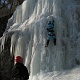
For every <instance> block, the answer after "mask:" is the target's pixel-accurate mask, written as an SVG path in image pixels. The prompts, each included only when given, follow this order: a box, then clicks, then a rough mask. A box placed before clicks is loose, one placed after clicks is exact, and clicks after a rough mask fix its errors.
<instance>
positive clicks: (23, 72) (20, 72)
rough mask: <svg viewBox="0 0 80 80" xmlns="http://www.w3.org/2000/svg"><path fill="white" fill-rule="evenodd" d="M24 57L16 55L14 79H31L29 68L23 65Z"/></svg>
mask: <svg viewBox="0 0 80 80" xmlns="http://www.w3.org/2000/svg"><path fill="white" fill-rule="evenodd" d="M22 61H23V58H22V57H21V56H16V58H15V62H16V64H15V65H14V67H13V69H12V80H28V79H29V73H28V70H27V67H26V66H24V65H23V63H22Z"/></svg>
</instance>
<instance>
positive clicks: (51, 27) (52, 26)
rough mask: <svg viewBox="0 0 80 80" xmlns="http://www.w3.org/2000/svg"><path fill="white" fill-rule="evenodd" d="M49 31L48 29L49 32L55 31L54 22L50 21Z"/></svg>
mask: <svg viewBox="0 0 80 80" xmlns="http://www.w3.org/2000/svg"><path fill="white" fill-rule="evenodd" d="M47 31H48V32H53V31H54V24H52V23H48V26H47Z"/></svg>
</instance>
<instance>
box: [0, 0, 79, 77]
mask: <svg viewBox="0 0 80 80" xmlns="http://www.w3.org/2000/svg"><path fill="white" fill-rule="evenodd" d="M79 3H80V1H79V0H25V1H24V2H23V4H22V5H20V6H18V7H17V8H16V10H15V12H14V14H13V16H12V17H11V18H10V19H9V20H8V24H7V28H6V30H5V32H4V34H3V36H2V38H1V39H2V40H1V39H0V40H1V41H2V42H1V50H2V49H4V43H5V40H6V39H7V38H8V37H11V48H10V51H11V55H15V56H17V55H20V56H22V57H23V59H24V64H25V66H27V68H28V70H29V71H30V75H31V76H34V75H37V74H38V73H40V72H42V73H44V72H53V73H54V74H55V71H62V70H65V69H72V68H73V67H75V66H77V65H79V64H80V54H79V52H80V23H79V21H80V4H79ZM52 16H53V18H54V21H55V23H54V25H55V27H56V28H55V33H56V38H57V45H56V46H55V45H54V44H53V41H50V44H49V46H48V47H47V48H45V43H46V39H47V31H46V27H47V22H48V20H50V19H52ZM77 61H78V62H79V64H77Z"/></svg>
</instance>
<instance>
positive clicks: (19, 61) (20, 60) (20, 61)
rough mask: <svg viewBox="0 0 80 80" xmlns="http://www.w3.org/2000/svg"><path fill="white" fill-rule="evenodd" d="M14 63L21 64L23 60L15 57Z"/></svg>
mask: <svg viewBox="0 0 80 80" xmlns="http://www.w3.org/2000/svg"><path fill="white" fill-rule="evenodd" d="M15 62H16V63H22V62H23V58H22V57H21V56H16V57H15Z"/></svg>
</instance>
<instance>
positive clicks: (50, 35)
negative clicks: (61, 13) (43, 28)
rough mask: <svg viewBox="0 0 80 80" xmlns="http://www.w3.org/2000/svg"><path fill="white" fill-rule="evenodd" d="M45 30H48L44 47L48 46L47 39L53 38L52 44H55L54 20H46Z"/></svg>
mask: <svg viewBox="0 0 80 80" xmlns="http://www.w3.org/2000/svg"><path fill="white" fill-rule="evenodd" d="M47 31H48V37H47V42H46V45H45V47H48V45H49V41H50V40H51V39H53V42H54V45H56V35H55V32H54V20H53V21H48V26H47Z"/></svg>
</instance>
